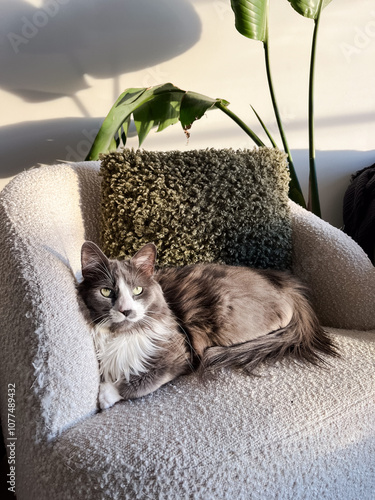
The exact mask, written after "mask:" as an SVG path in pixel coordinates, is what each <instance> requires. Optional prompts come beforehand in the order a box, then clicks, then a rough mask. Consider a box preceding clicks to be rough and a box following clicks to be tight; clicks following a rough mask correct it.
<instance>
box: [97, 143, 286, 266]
mask: <svg viewBox="0 0 375 500" xmlns="http://www.w3.org/2000/svg"><path fill="white" fill-rule="evenodd" d="M100 172H101V176H102V247H103V250H104V252H106V253H107V255H108V256H110V257H112V258H125V257H126V258H127V257H129V256H131V255H133V254H134V253H135V252H136V251H137V250H138V249H139V248H140V247H141V246H142V245H143V244H145V243H148V242H151V241H152V242H154V243H155V244H156V246H157V248H158V263H159V265H171V266H176V265H185V264H191V263H196V262H222V263H226V264H231V265H247V266H253V267H260V268H267V267H269V268H274V269H287V268H289V267H290V265H291V247H292V242H291V231H292V230H291V220H290V212H289V208H288V183H289V173H288V168H287V160H286V156H285V154H284V153H283V152H281V151H279V150H276V149H269V148H260V149H254V150H239V151H234V150H231V149H222V150H217V149H206V150H194V151H183V152H182V151H169V152H152V151H144V150H136V151H135V150H132V149H124V150H122V151H120V152H113V153H109V154H106V155H103V156H102V157H101V171H100Z"/></svg>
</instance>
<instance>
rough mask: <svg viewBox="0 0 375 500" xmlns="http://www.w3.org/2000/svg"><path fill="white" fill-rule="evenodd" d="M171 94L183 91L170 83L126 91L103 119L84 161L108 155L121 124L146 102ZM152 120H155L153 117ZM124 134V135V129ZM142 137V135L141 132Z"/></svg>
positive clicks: (113, 145) (113, 147)
mask: <svg viewBox="0 0 375 500" xmlns="http://www.w3.org/2000/svg"><path fill="white" fill-rule="evenodd" d="M172 93H175V94H176V93H177V94H178V93H181V94H182V93H184V91H183V90H181V89H179V88H178V87H175V86H174V85H172V84H171V83H165V84H162V85H157V86H155V87H149V88H130V89H126V90H125V91H124V92H123V93H122V94H121V95H120V97H119V98H118V99H117V101H116V102H115V104H114V105H113V106H112V108H111V110H110V111H109V113H108V115H107V116H106V118H105V119H104V121H103V123H102V126H101V127H100V129H99V132H98V134H97V136H96V138H95V140H94V143H93V145H92V147H91V149H90V151H89V154H88V155H87V158H86V159H87V160H97V159H98V158H99V154H100V153H108V152H109V151H112V150H113V149H115V143H114V138H115V136H116V134H117V133H118V131H119V129H120V127H121V126H122V124H125V123H126V121H127V120H128V119H129V117H130V115H131V114H132V113H133V112H134V111H135V110H136V109H137V108H139V107H140V106H142V105H143V104H145V103H146V102H148V101H151V100H152V99H154V98H155V97H156V96H163V95H164V96H169V95H170V94H172ZM153 119H156V118H155V117H154V118H153ZM159 123H160V120H159ZM126 128H127V127H126ZM124 133H126V131H125V127H124ZM142 135H144V131H143V130H142ZM146 135H147V134H146Z"/></svg>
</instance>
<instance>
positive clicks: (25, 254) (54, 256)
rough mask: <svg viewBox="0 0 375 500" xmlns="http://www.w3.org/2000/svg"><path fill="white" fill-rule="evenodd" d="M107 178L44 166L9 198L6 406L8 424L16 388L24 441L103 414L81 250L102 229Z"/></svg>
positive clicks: (3, 356) (0, 210) (0, 398)
mask: <svg viewBox="0 0 375 500" xmlns="http://www.w3.org/2000/svg"><path fill="white" fill-rule="evenodd" d="M97 178H98V171H97V167H96V165H91V164H87V165H86V166H83V165H77V166H72V165H55V166H51V167H42V168H38V169H33V170H30V171H27V172H24V173H22V174H20V175H19V176H17V178H15V179H14V180H13V181H12V182H11V183H10V184H9V185H8V186H6V188H5V189H4V190H3V191H2V193H1V195H0V232H1V238H0V254H1V259H0V275H1V277H2V287H1V289H0V323H1V329H0V344H1V349H0V380H1V381H2V383H1V391H0V407H1V415H2V417H3V419H4V418H5V416H6V408H7V387H8V384H15V388H16V403H17V407H16V413H17V431H18V432H17V437H18V440H19V441H18V442H20V441H21V442H24V443H25V442H28V441H30V440H31V441H32V442H34V443H35V442H36V441H37V440H41V441H45V440H46V439H50V438H52V437H54V436H56V435H58V434H59V433H60V432H61V431H62V430H63V429H65V428H67V427H69V426H71V425H72V424H73V423H75V422H77V421H79V420H81V419H82V418H84V417H86V416H87V415H89V414H92V413H93V412H95V411H96V410H97V392H98V385H99V373H98V363H97V360H96V355H95V349H94V345H93V341H92V337H91V331H90V328H89V327H88V325H87V323H86V321H85V320H84V318H83V315H82V312H81V309H80V307H79V303H78V299H77V294H76V289H75V275H76V274H77V273H78V272H79V268H80V262H79V261H80V247H81V244H82V242H83V241H84V239H85V238H86V237H95V235H94V234H93V233H92V230H91V234H90V230H88V228H94V227H96V226H98V224H97V222H98V221H97V214H96V211H97V210H94V211H93V209H92V207H93V206H95V205H97V206H98V205H99V189H98V187H99V182H98V180H97ZM5 421H6V420H3V422H5ZM28 459H29V460H30V461H32V460H33V458H32V457H31V456H30V457H28Z"/></svg>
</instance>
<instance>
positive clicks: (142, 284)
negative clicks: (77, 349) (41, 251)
mask: <svg viewBox="0 0 375 500" xmlns="http://www.w3.org/2000/svg"><path fill="white" fill-rule="evenodd" d="M155 261H156V247H155V245H154V244H152V243H149V244H147V245H145V246H144V247H143V248H141V249H140V250H139V251H138V252H137V253H136V254H135V255H134V257H133V258H131V259H130V260H125V261H119V260H110V259H108V258H107V257H106V256H105V255H104V254H103V252H102V251H101V250H100V249H99V248H98V247H97V246H96V245H95V244H94V243H92V242H86V243H84V244H83V246H82V275H83V281H82V282H81V283H80V284H79V285H78V286H77V289H78V292H79V294H80V296H81V297H82V299H83V301H84V303H85V304H86V306H87V310H88V313H89V318H90V321H91V322H92V323H93V324H94V325H95V329H94V330H95V336H94V338H95V344H96V349H97V354H98V359H99V365H100V373H101V378H102V383H101V385H100V391H99V404H100V407H101V408H102V409H105V408H109V407H110V406H112V405H114V404H115V403H116V402H117V401H119V400H121V399H134V398H139V397H141V396H144V395H146V394H149V393H151V392H153V391H155V390H156V389H158V388H159V387H161V386H162V385H164V384H166V383H167V382H169V381H171V380H173V379H174V378H176V377H178V376H179V375H182V374H188V373H191V372H192V371H195V370H200V371H201V372H202V373H204V372H205V371H206V370H211V369H213V368H215V367H231V368H239V369H242V370H244V371H246V372H248V373H251V372H252V371H253V370H254V369H255V368H256V367H257V366H258V365H259V363H261V362H264V361H269V362H274V361H277V360H280V359H283V358H284V357H286V356H291V357H292V358H294V359H296V360H300V361H306V362H311V363H315V364H316V363H318V362H319V361H321V356H320V354H330V355H333V354H335V350H334V347H333V345H332V343H331V341H330V339H329V338H328V336H327V335H326V334H325V332H324V330H323V329H322V327H321V326H320V324H319V321H318V319H317V317H316V315H315V313H314V311H313V309H312V307H311V305H310V303H309V301H308V299H307V298H306V290H305V289H304V287H303V286H302V285H301V283H300V282H299V281H298V280H297V279H296V278H294V277H293V276H291V275H290V274H289V273H285V272H280V271H273V270H258V269H250V268H246V267H233V266H226V265H221V264H197V265H190V266H185V267H180V268H161V269H159V270H156V269H155Z"/></svg>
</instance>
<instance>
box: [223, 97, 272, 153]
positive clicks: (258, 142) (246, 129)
mask: <svg viewBox="0 0 375 500" xmlns="http://www.w3.org/2000/svg"><path fill="white" fill-rule="evenodd" d="M215 107H217V108H218V109H221V111H222V112H223V113H225V114H226V115H228V116H229V117H230V118H232V120H233V121H234V122H235V123H237V125H239V126H240V127H241V128H242V130H243V131H244V132H246V134H247V135H248V136H249V137H251V139H252V140H253V141H254V142H255V144H256V145H257V146H259V147H263V146H265V144H264V142H263V141H262V140H261V139H260V138H259V137H258V136H257V135H256V134H255V133H254V132H253V131H252V130H251V128H249V127H248V126H247V125H246V123H245V122H243V121H242V120H241V118H239V117H238V116H237V115H236V114H235V113H233V111H231V110H230V109H228V107H227V106H224V104H222V103H221V102H217V103H216V104H215Z"/></svg>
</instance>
